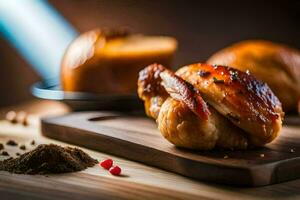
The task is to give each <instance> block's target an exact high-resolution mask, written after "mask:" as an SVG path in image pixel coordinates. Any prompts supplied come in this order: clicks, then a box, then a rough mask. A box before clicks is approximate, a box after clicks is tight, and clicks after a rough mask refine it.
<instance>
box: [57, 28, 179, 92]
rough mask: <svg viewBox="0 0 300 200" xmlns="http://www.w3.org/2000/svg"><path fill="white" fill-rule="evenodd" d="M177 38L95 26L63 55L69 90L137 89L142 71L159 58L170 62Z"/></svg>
mask: <svg viewBox="0 0 300 200" xmlns="http://www.w3.org/2000/svg"><path fill="white" fill-rule="evenodd" d="M176 48H177V42H176V40H175V39H174V38H172V37H165V36H145V35H138V34H135V35H129V34H127V33H125V32H122V31H107V30H99V29H97V30H92V31H89V32H86V33H83V34H82V35H80V36H79V37H78V38H77V39H75V40H74V41H73V42H72V43H71V44H70V46H69V47H68V49H67V50H66V53H65V55H64V57H63V59H62V63H61V85H62V88H63V90H65V91H82V92H94V93H121V94H127V93H135V91H136V80H137V77H138V72H139V71H140V69H142V68H144V67H145V66H147V65H149V64H151V63H154V62H158V63H163V64H164V65H166V66H170V64H171V60H172V57H173V54H174V52H175V51H176Z"/></svg>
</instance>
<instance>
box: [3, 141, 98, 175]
mask: <svg viewBox="0 0 300 200" xmlns="http://www.w3.org/2000/svg"><path fill="white" fill-rule="evenodd" d="M96 163H98V162H97V160H95V159H93V158H91V157H90V156H89V155H88V154H86V153H85V152H83V151H82V150H80V149H77V148H71V147H61V146H58V145H55V144H41V145H39V146H37V147H36V148H35V149H33V150H32V151H30V152H27V153H24V154H22V155H21V156H19V157H17V158H10V159H7V160H4V161H0V170H2V171H9V172H12V173H17V174H54V173H65V172H75V171H81V170H84V169H86V168H88V167H92V166H94V165H95V164H96Z"/></svg>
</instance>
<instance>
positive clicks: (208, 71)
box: [176, 64, 283, 146]
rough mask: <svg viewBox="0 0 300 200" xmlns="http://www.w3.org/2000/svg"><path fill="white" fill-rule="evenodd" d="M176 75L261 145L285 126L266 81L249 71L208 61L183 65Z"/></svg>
mask: <svg viewBox="0 0 300 200" xmlns="http://www.w3.org/2000/svg"><path fill="white" fill-rule="evenodd" d="M176 74H177V75H179V76H180V77H182V78H183V79H184V80H186V81H187V82H189V83H191V84H192V85H194V87H195V88H197V89H198V90H199V92H200V93H201V94H202V95H203V98H204V99H205V100H206V101H207V102H208V103H209V104H210V105H211V106H213V107H214V108H215V109H216V110H217V111H218V112H219V113H220V114H222V115H223V116H224V117H226V118H228V119H229V120H230V121H231V122H232V123H234V124H235V125H236V126H238V127H240V128H241V129H243V130H244V131H246V132H247V133H248V137H249V139H250V141H251V143H252V144H254V145H257V146H261V145H264V144H266V143H269V142H271V141H272V140H274V139H275V138H276V136H277V135H278V133H279V132H280V130H281V126H282V117H283V112H282V107H281V103H280V101H279V100H278V99H277V97H276V96H275V95H274V94H273V92H272V91H271V89H270V88H269V87H268V86H267V84H265V83H262V82H260V81H258V80H257V79H255V77H254V76H252V75H251V74H250V73H246V72H241V71H238V70H236V69H233V68H229V67H225V66H217V65H214V66H213V65H209V64H193V65H189V66H185V67H182V68H180V69H179V70H178V71H177V72H176Z"/></svg>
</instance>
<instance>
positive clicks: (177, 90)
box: [138, 64, 284, 150]
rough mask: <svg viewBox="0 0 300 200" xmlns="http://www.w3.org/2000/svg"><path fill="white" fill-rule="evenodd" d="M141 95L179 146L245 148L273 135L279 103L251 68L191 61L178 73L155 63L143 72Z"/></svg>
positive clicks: (279, 123) (167, 135) (277, 129)
mask: <svg viewBox="0 0 300 200" xmlns="http://www.w3.org/2000/svg"><path fill="white" fill-rule="evenodd" d="M138 95H139V97H140V98H141V99H142V100H143V101H144V103H145V111H146V114H147V115H148V116H150V117H152V118H154V119H156V122H157V124H158V128H159V130H160V132H161V133H162V135H163V136H164V137H165V138H166V139H167V140H169V141H170V142H171V143H173V144H174V145H176V146H179V147H185V148H190V149H201V150H210V149H213V148H215V147H219V148H225V149H247V148H248V147H249V146H263V145H264V144H266V143H269V142H271V141H272V140H274V139H275V138H276V137H277V136H278V134H279V132H280V130H281V126H282V119H283V115H284V113H283V112H282V107H281V103H280V102H279V100H278V99H277V97H276V96H275V95H274V94H273V92H272V91H271V90H270V88H269V87H268V86H267V85H266V84H265V83H262V82H260V81H258V80H257V79H255V77H254V76H252V75H251V74H249V73H246V72H241V71H239V70H236V69H233V68H229V67H225V66H217V65H208V64H193V65H189V66H185V67H182V68H180V69H179V70H178V71H177V72H176V73H174V72H172V71H170V70H168V69H166V68H165V67H163V66H162V65H159V64H153V65H150V66H148V67H146V68H145V69H144V70H142V71H141V72H140V74H139V80H138Z"/></svg>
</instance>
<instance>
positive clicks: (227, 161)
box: [42, 112, 300, 186]
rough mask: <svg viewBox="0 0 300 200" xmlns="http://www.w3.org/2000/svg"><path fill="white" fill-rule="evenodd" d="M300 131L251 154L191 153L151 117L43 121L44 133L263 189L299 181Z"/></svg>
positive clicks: (102, 115) (77, 116)
mask: <svg viewBox="0 0 300 200" xmlns="http://www.w3.org/2000/svg"><path fill="white" fill-rule="evenodd" d="M299 130H300V129H299V128H295V127H287V126H285V127H284V128H283V130H282V133H281V135H280V137H279V138H278V139H276V140H275V141H274V142H273V143H271V144H269V145H267V146H266V147H264V148H260V149H255V150H247V151H222V150H215V151H210V152H205V151H202V152H201V151H189V150H185V149H179V148H176V147H174V146H173V145H172V144H170V143H169V142H168V141H166V140H165V139H164V138H163V137H162V136H161V135H160V133H159V131H158V130H157V127H156V124H155V122H154V121H152V120H151V119H148V118H146V117H143V116H134V115H124V114H118V113H109V112H78V113H72V114H68V115H65V116H60V117H53V118H45V119H43V120H42V134H43V135H45V136H47V137H50V138H53V139H58V140H61V141H64V142H68V143H72V144H76V145H80V146H84V147H87V148H91V149H94V150H98V151H102V152H106V153H109V154H114V155H117V156H121V157H124V158H127V159H131V160H134V161H138V162H142V163H145V164H147V165H151V166H155V167H158V168H161V169H165V170H168V171H171V172H175V173H178V174H181V175H184V176H187V177H191V178H194V179H198V180H204V181H211V182H217V183H225V184H233V185H240V186H262V185H269V184H274V183H279V182H283V181H287V180H293V179H297V178H299V177H300V173H299V171H300V132H299Z"/></svg>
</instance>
